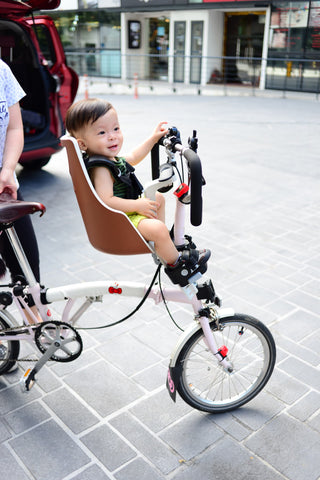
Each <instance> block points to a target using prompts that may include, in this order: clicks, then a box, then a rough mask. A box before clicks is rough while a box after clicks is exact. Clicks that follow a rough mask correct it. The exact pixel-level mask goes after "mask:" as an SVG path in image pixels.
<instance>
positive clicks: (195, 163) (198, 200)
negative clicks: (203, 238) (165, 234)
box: [183, 148, 202, 227]
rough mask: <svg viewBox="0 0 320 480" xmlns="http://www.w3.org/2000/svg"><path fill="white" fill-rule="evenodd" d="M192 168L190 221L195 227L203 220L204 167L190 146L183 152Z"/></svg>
mask: <svg viewBox="0 0 320 480" xmlns="http://www.w3.org/2000/svg"><path fill="white" fill-rule="evenodd" d="M183 156H184V157H185V159H186V160H187V162H188V166H189V170H190V184H191V205H190V221H191V224H192V225H194V226H195V227H197V226H199V225H201V222H202V168H201V161H200V158H199V156H198V155H197V154H196V153H195V152H194V151H193V150H191V149H190V148H187V149H185V150H184V152H183Z"/></svg>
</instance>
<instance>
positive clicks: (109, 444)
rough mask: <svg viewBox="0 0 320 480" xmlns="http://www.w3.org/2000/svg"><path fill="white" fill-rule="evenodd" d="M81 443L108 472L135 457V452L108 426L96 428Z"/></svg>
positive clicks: (82, 438)
mask: <svg viewBox="0 0 320 480" xmlns="http://www.w3.org/2000/svg"><path fill="white" fill-rule="evenodd" d="M81 441H82V442H83V443H84V445H86V447H88V448H89V450H91V452H92V453H93V454H94V456H95V457H96V458H98V459H99V461H100V462H101V463H103V465H105V466H106V467H107V468H108V469H109V470H110V471H112V470H115V469H117V468H119V467H120V466H121V465H122V464H123V463H127V462H128V461H129V460H131V459H132V458H134V457H135V456H136V452H135V451H134V450H133V449H132V448H131V447H130V446H129V445H128V444H127V443H126V442H125V441H124V440H123V439H122V438H120V436H119V435H117V434H116V433H115V432H114V431H113V430H112V429H111V428H110V426H108V425H102V426H98V427H96V428H95V429H94V430H92V431H91V432H90V433H87V434H86V435H84V436H83V437H81Z"/></svg>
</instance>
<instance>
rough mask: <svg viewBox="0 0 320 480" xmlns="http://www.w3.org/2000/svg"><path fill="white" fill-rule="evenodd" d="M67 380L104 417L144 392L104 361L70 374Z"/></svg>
mask: <svg viewBox="0 0 320 480" xmlns="http://www.w3.org/2000/svg"><path fill="white" fill-rule="evenodd" d="M65 382H66V383H67V384H68V385H69V386H70V387H71V388H72V389H73V390H74V391H75V392H76V393H77V394H78V395H80V397H81V398H82V399H83V400H84V401H85V402H87V403H88V404H89V405H90V406H91V407H92V408H93V409H94V410H95V411H96V412H97V413H98V414H99V415H101V416H103V417H105V416H107V415H109V414H110V413H112V412H115V411H117V410H118V409H119V408H122V407H125V406H126V405H128V404H130V403H131V402H133V401H134V400H136V399H137V398H139V397H140V396H141V394H142V391H141V389H140V388H139V387H138V386H137V385H136V384H135V383H134V382H133V381H132V380H130V379H129V378H127V377H126V376H125V375H123V374H122V373H121V372H119V371H117V370H116V369H115V368H114V367H113V366H112V365H110V364H107V363H106V362H103V361H100V362H99V363H96V364H95V365H93V366H91V367H90V366H89V367H87V368H84V369H82V370H80V371H78V372H75V373H72V374H70V375H68V376H67V377H66V379H65ZM115 386H116V388H115Z"/></svg>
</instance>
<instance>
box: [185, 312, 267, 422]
mask: <svg viewBox="0 0 320 480" xmlns="http://www.w3.org/2000/svg"><path fill="white" fill-rule="evenodd" d="M210 326H211V329H212V333H213V335H214V338H215V341H216V343H217V346H218V348H221V347H222V346H223V345H225V346H226V347H227V348H228V357H227V358H228V360H229V361H230V362H231V363H232V365H233V372H232V373H231V374H230V373H228V372H226V371H225V369H224V368H223V367H222V366H220V365H219V364H218V363H217V359H216V358H215V357H214V356H213V355H212V353H211V351H210V350H209V349H208V347H207V346H206V344H205V342H204V335H203V332H202V329H201V328H200V329H199V330H198V331H197V332H196V333H194V334H193V336H192V337H191V338H189V340H188V341H187V342H186V343H185V345H184V346H183V348H182V350H181V352H180V354H179V356H178V359H177V362H176V366H177V367H178V369H177V370H179V367H180V371H181V374H180V378H179V382H178V386H177V390H178V392H179V394H180V396H181V397H182V398H183V400H184V401H185V402H186V403H188V404H189V405H191V406H192V407H194V408H196V409H197V410H201V411H203V412H208V413H223V412H228V411H230V410H234V409H235V408H238V407H240V406H241V405H244V404H245V403H247V402H249V401H250V400H252V399H253V398H254V397H255V396H256V395H257V394H258V393H259V392H260V391H261V390H262V389H263V387H264V386H265V385H266V383H267V382H268V380H269V378H270V376H271V374H272V372H273V369H274V365H275V360H276V347H275V343H274V339H273V337H272V334H271V332H270V331H269V330H268V328H267V327H266V326H265V325H264V324H263V323H262V322H260V321H259V320H257V319H255V318H253V317H251V316H249V315H241V314H235V315H234V316H233V317H227V318H222V319H221V320H220V321H219V329H217V328H216V324H215V322H214V321H213V322H211V323H210Z"/></svg>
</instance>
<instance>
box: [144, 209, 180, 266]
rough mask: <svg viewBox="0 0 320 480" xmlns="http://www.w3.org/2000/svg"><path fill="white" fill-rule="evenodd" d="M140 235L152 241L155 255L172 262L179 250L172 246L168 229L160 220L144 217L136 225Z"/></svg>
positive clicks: (175, 259)
mask: <svg viewBox="0 0 320 480" xmlns="http://www.w3.org/2000/svg"><path fill="white" fill-rule="evenodd" d="M138 230H139V232H140V233H141V235H142V236H143V237H144V238H145V239H146V240H147V241H148V242H154V248H155V250H156V252H157V255H158V256H159V257H160V258H161V259H162V260H164V261H165V262H166V263H168V264H174V263H175V262H176V261H177V259H178V257H179V252H178V250H177V249H176V247H175V246H174V244H173V242H172V240H171V238H170V234H169V230H168V229H167V227H166V226H165V224H164V223H163V222H162V221H161V220H154V219H150V218H145V219H144V220H141V221H140V222H139V225H138Z"/></svg>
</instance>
